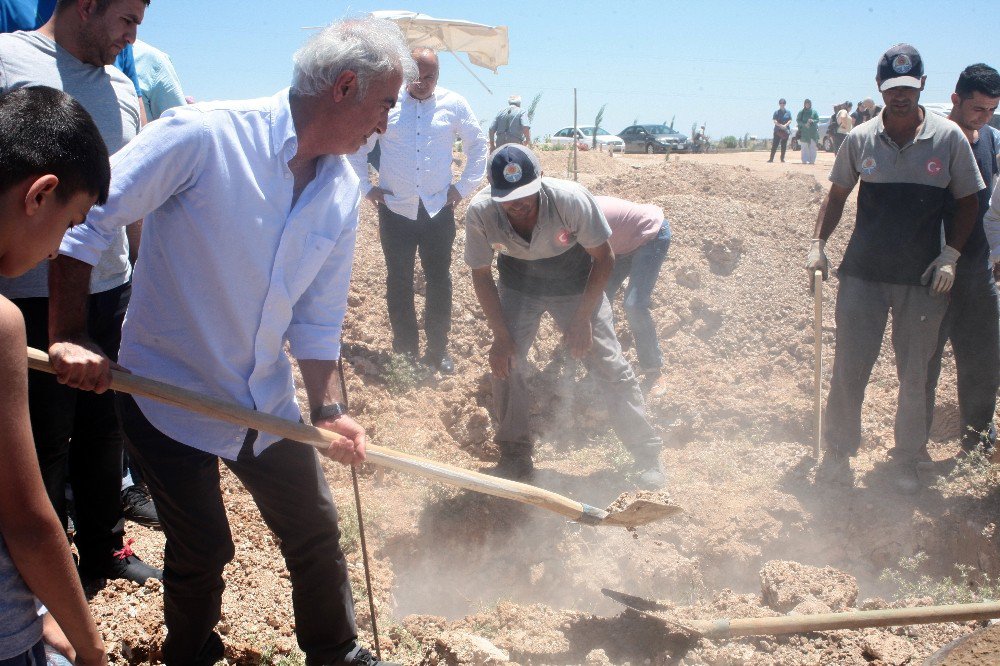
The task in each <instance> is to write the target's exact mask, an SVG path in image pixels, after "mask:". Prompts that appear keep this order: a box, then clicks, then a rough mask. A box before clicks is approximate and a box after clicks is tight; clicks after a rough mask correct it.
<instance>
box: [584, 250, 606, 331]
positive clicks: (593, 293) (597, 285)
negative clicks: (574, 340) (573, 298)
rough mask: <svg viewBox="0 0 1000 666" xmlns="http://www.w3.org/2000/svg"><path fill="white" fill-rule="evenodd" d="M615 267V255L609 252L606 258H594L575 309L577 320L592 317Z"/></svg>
mask: <svg viewBox="0 0 1000 666" xmlns="http://www.w3.org/2000/svg"><path fill="white" fill-rule="evenodd" d="M614 267H615V255H614V254H612V253H611V252H609V253H608V254H607V256H605V257H601V258H595V259H594V264H593V266H591V268H590V276H589V277H588V278H587V286H586V287H584V289H583V297H582V298H581V299H580V305H579V306H578V307H577V310H576V316H577V319H579V320H581V321H582V320H585V319H586V320H589V319H590V318H591V317H593V316H594V310H596V309H597V306H598V305H599V304H600V302H601V299H602V298H603V297H604V289H605V288H606V287H607V286H608V279H609V278H610V277H611V271H612V270H613V269H614Z"/></svg>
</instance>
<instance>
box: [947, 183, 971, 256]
mask: <svg viewBox="0 0 1000 666" xmlns="http://www.w3.org/2000/svg"><path fill="white" fill-rule="evenodd" d="M978 215H979V197H977V196H976V195H975V194H970V195H969V196H967V197H962V198H961V199H958V200H956V201H955V217H954V218H952V224H951V229H950V231H949V233H948V235H947V238H946V240H947V242H948V245H950V246H951V247H953V248H955V249H956V250H958V251H959V252H961V251H962V248H964V247H965V242H966V241H967V240H969V236H970V235H971V234H972V230H973V228H975V226H976V216H978Z"/></svg>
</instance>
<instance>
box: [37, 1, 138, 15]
mask: <svg viewBox="0 0 1000 666" xmlns="http://www.w3.org/2000/svg"><path fill="white" fill-rule="evenodd" d="M76 1H77V0H56V11H57V12H61V11H62V10H64V9H66V8H67V7H69V6H70V5H75V4H76ZM114 1H115V0H97V14H98V15H101V14H103V13H104V12H106V11H107V9H108V7H110V6H111V3H112V2H114ZM143 2H145V3H146V6H147V7H149V0H143Z"/></svg>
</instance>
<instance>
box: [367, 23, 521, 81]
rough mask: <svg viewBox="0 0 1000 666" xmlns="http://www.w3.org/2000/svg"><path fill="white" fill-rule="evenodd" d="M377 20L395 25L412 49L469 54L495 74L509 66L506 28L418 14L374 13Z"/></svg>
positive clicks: (470, 57) (472, 60) (481, 65)
mask: <svg viewBox="0 0 1000 666" xmlns="http://www.w3.org/2000/svg"><path fill="white" fill-rule="evenodd" d="M372 16H374V17H375V18H380V19H386V20H389V21H394V22H396V24H397V25H399V27H400V28H401V29H402V30H403V35H404V36H405V37H406V41H407V43H409V45H410V46H411V47H413V48H417V47H418V46H425V47H427V48H431V49H434V50H435V51H450V52H451V53H458V52H462V53H467V54H468V55H469V61H470V62H471V63H472V64H473V65H478V66H480V67H485V68H486V69H488V70H491V71H492V72H493V73H494V74H496V73H497V68H498V67H500V65H506V64H507V57H508V54H509V49H508V46H507V26H505V25H500V26H490V25H484V24H482V23H472V22H471V21H460V20H456V19H439V18H434V17H432V16H428V15H427V14H418V13H416V12H407V11H396V10H386V11H377V12H372ZM460 62H461V61H460Z"/></svg>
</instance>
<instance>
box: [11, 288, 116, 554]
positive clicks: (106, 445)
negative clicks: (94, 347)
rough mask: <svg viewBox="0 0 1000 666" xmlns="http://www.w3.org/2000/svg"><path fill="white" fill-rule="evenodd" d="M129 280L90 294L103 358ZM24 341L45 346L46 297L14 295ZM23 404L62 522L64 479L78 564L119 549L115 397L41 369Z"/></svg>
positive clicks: (110, 351)
mask: <svg viewBox="0 0 1000 666" xmlns="http://www.w3.org/2000/svg"><path fill="white" fill-rule="evenodd" d="M131 293H132V286H131V285H130V284H125V285H122V286H121V287H116V288H115V289H110V290H108V291H105V292H101V293H99V294H93V295H92V296H90V299H89V301H88V308H89V310H88V322H87V328H88V331H89V333H90V336H91V338H93V340H94V341H95V342H96V343H97V344H98V345H100V347H101V349H102V350H104V353H105V354H107V355H108V357H109V358H112V359H115V360H117V358H118V347H119V345H120V344H121V331H122V321H123V320H124V318H125V308H126V307H127V306H128V300H129V296H130V295H131ZM14 304H15V305H17V307H18V308H19V309H20V310H21V314H22V315H23V316H24V323H25V328H26V330H27V336H28V344H29V345H30V346H32V347H35V348H37V349H41V350H43V351H47V350H48V348H49V330H48V329H49V299H48V298H20V299H15V300H14ZM28 409H29V411H30V414H31V432H32V435H33V436H34V438H35V450H36V451H37V452H38V464H39V466H40V467H41V470H42V480H43V481H44V482H45V490H46V492H47V493H48V495H49V499H50V500H51V501H52V506H53V507H55V510H56V514H57V515H58V516H59V518H60V520H62V522H63V526H65V525H66V518H67V510H66V483H67V481H68V482H69V484H70V487H72V489H73V502H74V507H75V519H74V522H75V524H76V537H75V539H74V540H75V543H76V545H77V549H78V550H79V552H80V564H81V565H82V566H87V563H88V561H91V560H96V561H97V564H98V566H99V565H100V560H102V559H105V558H110V556H111V553H112V552H114V551H116V550H119V549H120V548H121V547H122V536H123V534H124V521H123V519H122V505H121V487H122V434H121V428H120V427H119V425H118V417H117V416H116V415H115V404H114V397H113V396H112V394H111V392H110V391H108V392H106V393H104V394H102V395H97V394H96V393H92V392H90V391H78V390H76V389H71V388H69V387H67V386H64V385H62V384H60V383H59V382H57V381H56V379H55V377H54V376H53V375H50V374H48V373H44V372H37V371H31V372H29V373H28Z"/></svg>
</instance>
